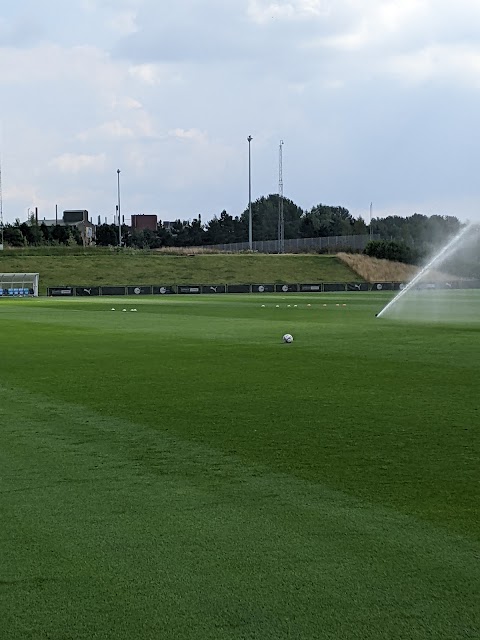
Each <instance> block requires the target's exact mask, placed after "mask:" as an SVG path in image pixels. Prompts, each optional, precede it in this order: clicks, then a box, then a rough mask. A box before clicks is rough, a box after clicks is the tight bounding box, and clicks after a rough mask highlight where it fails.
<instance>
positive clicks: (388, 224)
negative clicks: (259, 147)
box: [4, 194, 461, 262]
mask: <svg viewBox="0 0 480 640" xmlns="http://www.w3.org/2000/svg"><path fill="white" fill-rule="evenodd" d="M279 204H280V202H279V196H278V195H277V194H272V195H269V196H267V197H265V196H263V197H261V198H258V200H256V201H255V202H253V203H252V231H253V239H254V240H275V239H277V238H278V212H279ZM283 213H284V229H285V238H286V239H294V238H315V237H321V236H323V237H328V236H345V235H357V234H368V233H370V231H371V232H372V233H373V234H378V236H377V237H379V238H380V244H373V245H372V246H371V247H370V251H371V252H372V255H376V256H377V257H393V254H395V255H396V256H397V258H398V256H400V259H403V261H406V262H418V261H420V260H422V259H423V258H424V257H425V256H426V255H428V254H429V253H430V252H431V251H432V249H434V248H435V247H437V246H439V245H441V244H442V243H444V242H445V241H446V240H447V239H448V238H449V237H451V236H452V235H454V234H455V233H457V232H458V231H459V230H460V228H461V223H460V221H459V220H458V218H456V217H454V216H441V215H433V216H425V215H421V214H417V213H415V214H414V215H412V216H407V217H401V216H396V215H393V216H387V217H385V218H374V219H373V220H372V221H371V226H369V225H367V224H366V222H365V221H364V220H363V218H362V217H361V216H359V217H357V218H355V217H354V216H353V215H352V214H351V213H350V212H349V210H348V209H346V208H345V207H342V206H330V205H325V204H318V205H315V206H314V207H312V208H311V209H310V210H305V211H304V210H303V209H301V207H299V206H298V205H296V204H295V203H294V202H293V201H292V200H290V199H288V198H284V199H283ZM248 222H249V210H248V208H247V209H245V211H244V212H243V213H242V214H241V215H240V216H235V217H234V216H232V215H230V214H229V213H227V211H222V212H221V213H220V215H218V216H217V215H215V216H213V218H212V219H211V220H209V221H208V222H207V223H202V221H201V217H200V216H198V217H196V218H194V219H193V220H180V219H177V220H175V221H174V222H173V223H172V224H171V225H169V227H168V228H165V226H164V225H163V224H162V222H159V224H158V225H157V229H156V230H155V231H151V230H143V231H132V229H131V228H130V227H127V226H126V225H124V226H122V243H123V245H124V246H128V247H136V248H146V249H156V248H160V247H165V246H167V247H168V246H172V247H188V246H202V245H215V244H228V243H235V242H247V241H248ZM4 242H5V244H7V245H10V246H12V247H21V246H29V245H55V244H58V245H76V244H79V245H81V244H82V237H81V234H80V231H79V230H78V229H77V227H75V226H74V225H72V226H63V225H55V226H53V227H49V226H47V225H45V224H44V223H40V224H37V223H36V221H35V218H34V217H31V218H30V219H29V221H28V222H24V223H20V221H19V220H17V221H16V222H15V224H6V225H5V226H4ZM392 242H393V243H394V244H393V245H392ZM382 243H383V244H382ZM389 243H390V244H389ZM96 244H97V245H100V246H115V245H117V244H118V226H117V225H113V224H111V225H109V224H102V225H99V226H97V228H96ZM395 245H398V246H395ZM398 247H401V248H402V249H401V250H400V249H399V248H398ZM387 254H388V255H387Z"/></svg>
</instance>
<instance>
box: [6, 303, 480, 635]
mask: <svg viewBox="0 0 480 640" xmlns="http://www.w3.org/2000/svg"><path fill="white" fill-rule="evenodd" d="M456 295H457V297H458V300H462V303H463V304H467V305H468V308H469V310H470V311H471V313H470V315H469V322H468V323H464V324H458V323H457V324H454V323H448V322H445V323H437V324H430V323H426V322H408V323H407V322H399V321H390V320H388V319H383V318H382V319H377V318H375V313H377V312H378V311H380V309H381V308H382V307H383V306H384V304H386V302H387V301H388V300H389V296H388V295H387V294H377V293H365V294H363V293H352V294H342V295H336V294H325V295H300V294H298V295H297V294H291V295H284V296H277V295H273V294H270V295H263V296H262V295H255V296H251V295H246V296H235V295H223V296H222V295H220V296H171V297H168V298H161V299H156V298H155V299H153V298H142V299H140V298H135V299H126V298H96V299H87V300H85V299H80V300H77V299H66V300H58V299H47V298H40V299H36V300H0V491H1V502H0V518H1V526H0V549H1V563H0V620H1V622H0V625H1V629H2V634H3V636H2V637H5V638H6V639H7V638H8V640H20V639H21V640H24V639H31V640H43V639H46V640H47V639H48V640H87V639H88V640H92V639H96V640H100V639H102V640H103V639H109V640H110V639H111V640H113V639H115V640H125V639H132V640H133V639H135V640H142V639H147V638H148V639H152V640H157V639H160V638H161V639H162V640H170V639H171V640H173V639H175V640H179V639H180V640H181V639H186V640H190V639H191V640H207V639H208V640H223V639H225V640H243V639H249V640H250V639H252V640H253V639H255V640H257V639H258V640H283V639H295V640H297V639H298V640H303V639H310V638H311V639H317V638H318V639H329V640H330V639H331V640H364V639H365V640H373V639H378V640H380V639H382V640H384V639H386V638H388V639H389V640H400V639H402V640H403V639H405V640H417V639H425V640H427V639H428V640H431V639H438V640H446V639H448V640H456V639H459V640H460V639H462V640H463V639H466V638H472V639H473V638H478V637H480V607H479V584H480V563H479V552H480V526H479V509H480V508H479V505H480V499H479V498H480V492H479V487H480V465H479V461H480V460H479V458H480V456H479V427H480V402H479V399H478V389H479V388H480V296H479V295H478V294H476V293H475V292H471V293H470V292H467V293H465V292H457V293H456ZM262 305H265V306H262ZM277 305H278V307H277ZM295 305H296V306H295ZM308 305H311V306H308ZM324 305H326V306H324ZM112 308H114V309H115V311H113V310H112ZM134 308H135V309H137V311H136V312H132V311H130V310H131V309H134ZM122 309H126V311H122ZM477 318H478V322H477V320H476V319H477ZM285 333H291V334H292V335H293V336H294V342H293V343H292V344H284V343H282V335H283V334H285Z"/></svg>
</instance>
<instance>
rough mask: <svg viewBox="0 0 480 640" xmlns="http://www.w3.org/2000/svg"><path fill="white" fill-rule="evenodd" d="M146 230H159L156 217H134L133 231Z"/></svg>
mask: <svg viewBox="0 0 480 640" xmlns="http://www.w3.org/2000/svg"><path fill="white" fill-rule="evenodd" d="M144 229H149V230H150V231H156V230H157V216H156V215H153V214H152V215H143V214H142V215H132V231H143V230H144Z"/></svg>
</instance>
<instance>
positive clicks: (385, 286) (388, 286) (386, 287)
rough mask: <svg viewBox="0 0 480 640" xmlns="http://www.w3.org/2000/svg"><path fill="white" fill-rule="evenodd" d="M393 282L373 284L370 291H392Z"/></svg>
mask: <svg viewBox="0 0 480 640" xmlns="http://www.w3.org/2000/svg"><path fill="white" fill-rule="evenodd" d="M393 290H394V287H393V282H374V283H373V284H372V291H393Z"/></svg>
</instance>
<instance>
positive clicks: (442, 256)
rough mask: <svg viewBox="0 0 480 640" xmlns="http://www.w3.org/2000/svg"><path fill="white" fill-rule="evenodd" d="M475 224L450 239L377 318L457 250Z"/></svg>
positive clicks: (469, 225)
mask: <svg viewBox="0 0 480 640" xmlns="http://www.w3.org/2000/svg"><path fill="white" fill-rule="evenodd" d="M474 226H475V225H474V224H473V223H470V224H468V225H467V226H466V227H464V228H463V229H462V230H461V231H460V232H459V233H457V235H456V236H455V237H454V238H452V239H451V240H450V242H448V243H447V244H446V245H445V246H444V247H443V249H441V250H440V251H439V252H438V253H437V254H436V255H435V256H434V257H433V258H432V259H431V260H430V262H429V263H428V264H426V265H425V266H424V267H423V269H421V270H420V271H419V272H418V273H417V275H416V276H415V277H414V278H413V279H412V280H410V282H409V283H408V284H407V285H406V287H405V288H404V289H402V290H401V291H399V293H397V295H396V296H395V297H394V298H393V299H392V300H390V302H389V303H388V304H387V305H386V306H385V307H383V309H382V310H381V311H380V313H377V318H380V317H381V316H382V315H383V314H384V313H385V312H386V311H388V309H390V308H391V307H393V305H395V304H396V303H397V302H398V301H399V300H400V299H401V298H402V297H403V296H404V295H405V294H406V293H407V292H408V291H410V289H412V288H413V287H414V286H415V285H416V284H417V282H418V281H419V280H421V279H422V278H423V276H424V275H425V274H426V273H427V272H428V271H430V269H432V268H433V267H434V266H435V265H438V264H440V263H441V262H443V261H444V260H446V259H447V258H448V257H449V256H450V255H451V254H452V252H453V251H454V250H455V248H456V246H457V244H458V243H459V242H460V240H462V238H463V237H464V236H466V235H467V233H468V232H469V231H471V230H472V229H473V227H474Z"/></svg>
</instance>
